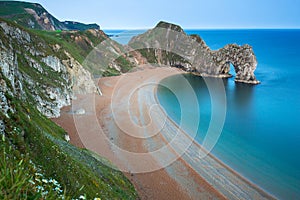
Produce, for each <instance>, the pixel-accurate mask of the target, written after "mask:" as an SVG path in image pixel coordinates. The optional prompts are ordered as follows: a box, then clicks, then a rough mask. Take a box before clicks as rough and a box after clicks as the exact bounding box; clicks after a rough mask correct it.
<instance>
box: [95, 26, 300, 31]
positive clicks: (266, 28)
mask: <svg viewBox="0 0 300 200" xmlns="http://www.w3.org/2000/svg"><path fill="white" fill-rule="evenodd" d="M153 28H155V27H148V28H146V27H144V28H124V27H123V28H102V27H101V26H100V29H101V30H108V31H110V30H112V31H113V30H116V31H118V30H122V31H134V30H149V29H153ZM182 29H183V30H300V27H241V28H239V27H220V28H219V27H199V28H198V27H188V28H182Z"/></svg>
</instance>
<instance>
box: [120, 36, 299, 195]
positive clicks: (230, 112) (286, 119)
mask: <svg viewBox="0 0 300 200" xmlns="http://www.w3.org/2000/svg"><path fill="white" fill-rule="evenodd" d="M186 32H187V33H188V34H192V33H193V34H195V33H196V34H199V35H200V36H201V37H202V38H203V39H204V40H205V42H206V43H207V45H208V46H209V47H210V48H211V49H214V50H216V49H219V48H221V47H223V46H225V45H226V44H228V43H237V44H240V45H242V44H250V45H251V46H253V50H254V52H255V54H256V56H257V60H258V66H257V69H256V71H255V74H256V77H257V79H258V80H260V81H261V84H260V85H255V86H253V85H247V84H237V83H235V82H234V77H233V78H230V79H224V80H223V82H224V87H225V91H226V100H227V102H226V105H224V106H226V107H227V113H226V119H225V124H224V128H223V131H222V133H221V136H220V138H219V140H218V142H217V144H216V145H215V147H214V148H213V150H212V153H213V154H214V155H215V156H216V157H218V158H219V159H220V160H222V161H223V162H224V163H226V164H227V165H228V166H230V167H231V168H233V169H234V170H235V171H237V172H239V173H240V174H241V175H243V176H244V177H246V178H247V179H249V180H250V181H252V182H253V183H255V184H257V185H258V186H260V187H261V188H263V189H264V190H266V191H268V192H269V193H271V194H273V195H274V196H276V197H277V198H279V199H300V30H186ZM126 41H128V40H123V42H121V43H126ZM231 72H232V73H233V75H234V70H232V71H231ZM180 77H181V76H173V77H169V78H167V79H165V80H163V81H162V83H163V84H172V85H173V86H178V87H175V88H178V90H176V89H175V93H176V95H185V99H186V101H185V102H184V103H187V104H188V103H189V97H188V96H187V94H186V92H184V91H182V86H181V85H180V83H181V81H180V80H179V79H180ZM185 78H186V79H187V80H188V81H189V83H190V85H191V86H192V88H193V89H194V91H195V93H196V94H197V98H198V104H199V106H198V108H195V105H190V108H189V109H190V112H191V119H193V112H195V109H198V110H199V112H200V123H199V124H198V132H197V136H196V138H195V139H196V140H197V141H198V142H199V143H202V141H203V138H204V137H205V135H206V131H207V129H208V126H209V123H210V119H211V104H212V103H211V99H210V95H209V92H208V89H207V86H206V83H205V82H204V80H203V79H202V78H201V77H197V76H193V75H185ZM173 92H174V91H173ZM173 92H171V91H170V90H169V89H167V88H166V87H159V88H158V92H157V95H158V99H159V101H160V104H161V105H162V106H163V108H164V109H165V110H166V112H167V113H168V115H169V116H170V117H171V118H172V119H173V120H174V121H175V122H176V123H178V124H180V116H181V111H180V103H182V102H180V103H179V102H178V100H177V98H176V96H175V95H174V93H173ZM221 106H222V105H221ZM189 123H191V124H188V125H191V126H192V125H194V124H193V120H190V122H189ZM186 131H187V132H188V133H189V130H186Z"/></svg>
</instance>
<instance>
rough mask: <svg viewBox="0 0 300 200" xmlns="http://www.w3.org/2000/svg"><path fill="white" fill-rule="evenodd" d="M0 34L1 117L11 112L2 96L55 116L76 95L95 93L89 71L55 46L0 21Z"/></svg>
mask: <svg viewBox="0 0 300 200" xmlns="http://www.w3.org/2000/svg"><path fill="white" fill-rule="evenodd" d="M0 35H1V38H0V75H1V79H0V110H1V112H2V113H3V114H4V115H7V113H8V112H12V113H13V112H14V108H13V107H11V106H10V103H9V100H8V99H7V98H6V96H5V94H6V93H9V94H10V95H11V96H15V97H18V98H19V99H22V100H28V99H32V100H33V101H34V102H32V103H33V104H34V105H35V106H36V108H37V109H38V110H39V111H40V112H41V113H42V114H44V115H45V116H47V117H58V116H59V115H60V109H61V108H62V107H63V106H67V105H70V104H71V100H72V98H73V97H74V96H75V95H76V94H83V93H94V92H97V87H96V86H95V83H94V81H93V78H92V76H91V74H90V72H88V71H87V70H86V69H84V68H83V66H82V65H81V64H80V63H79V62H78V61H76V60H75V59H74V58H73V57H72V56H71V55H70V54H69V53H68V52H66V51H64V52H59V51H58V50H59V49H60V47H59V45H51V44H47V43H45V42H44V41H43V40H41V39H38V38H37V37H35V36H32V35H30V34H29V33H28V32H26V31H24V30H22V29H20V28H18V27H14V26H11V25H9V24H8V23H6V22H1V21H0ZM59 57H60V58H59ZM4 78H5V79H7V81H8V82H9V85H7V83H6V82H7V81H4Z"/></svg>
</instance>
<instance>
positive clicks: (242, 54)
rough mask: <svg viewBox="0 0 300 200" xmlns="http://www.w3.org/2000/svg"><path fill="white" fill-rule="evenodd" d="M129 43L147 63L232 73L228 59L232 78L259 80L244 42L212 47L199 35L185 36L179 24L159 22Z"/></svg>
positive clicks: (202, 72)
mask: <svg viewBox="0 0 300 200" xmlns="http://www.w3.org/2000/svg"><path fill="white" fill-rule="evenodd" d="M129 46H130V47H131V48H133V49H136V50H138V51H139V52H141V54H142V55H143V56H144V57H145V58H146V59H147V60H148V62H149V63H158V64H164V65H171V66H175V67H181V68H183V69H184V70H186V71H190V72H194V73H196V74H199V75H201V76H214V77H231V74H229V71H230V63H231V64H232V65H233V66H234V70H235V72H236V76H235V81H237V82H244V83H250V84H258V83H259V81H257V80H256V78H255V75H254V71H255V69H256V66H257V60H256V57H255V55H254V52H253V49H252V47H251V46H249V45H247V44H246V45H243V46H239V45H237V44H228V45H226V46H225V47H224V48H221V49H219V50H217V51H213V50H211V49H210V48H209V47H208V46H207V45H206V43H205V42H204V40H203V39H201V38H200V36H198V35H191V36H188V35H187V34H186V33H185V32H184V31H183V30H182V28H181V27H179V26H177V25H174V24H169V23H166V22H160V23H159V24H158V25H157V26H156V27H155V28H154V29H151V30H149V31H147V32H146V33H144V34H142V35H139V36H136V37H134V38H133V39H132V40H131V41H130V42H129Z"/></svg>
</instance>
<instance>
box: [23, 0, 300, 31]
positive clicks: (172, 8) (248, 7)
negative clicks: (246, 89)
mask: <svg viewBox="0 0 300 200" xmlns="http://www.w3.org/2000/svg"><path fill="white" fill-rule="evenodd" d="M29 1H30V2H38V3H40V4H42V5H43V6H44V7H45V8H46V9H47V10H48V11H49V12H50V13H51V14H53V15H54V16H55V17H57V18H58V19H59V20H76V21H80V22H85V23H93V22H95V23H97V24H99V25H100V26H101V28H102V29H142V28H151V27H153V26H154V25H155V24H156V23H157V22H158V21H160V20H164V21H168V22H173V23H176V24H179V25H181V26H182V27H183V28H185V29H188V28H300V11H299V8H300V1H299V0H172V1H171V0H63V1H62V0H29Z"/></svg>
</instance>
